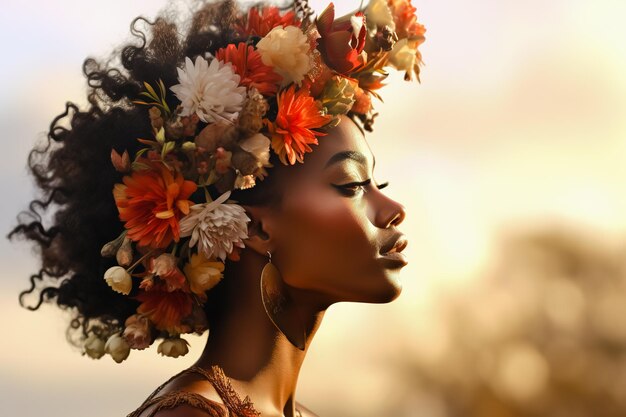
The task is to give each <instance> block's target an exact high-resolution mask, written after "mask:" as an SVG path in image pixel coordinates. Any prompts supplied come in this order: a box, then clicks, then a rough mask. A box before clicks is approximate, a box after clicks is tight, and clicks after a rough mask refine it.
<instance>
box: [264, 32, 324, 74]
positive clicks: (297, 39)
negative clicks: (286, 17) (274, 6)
mask: <svg viewBox="0 0 626 417" xmlns="http://www.w3.org/2000/svg"><path fill="white" fill-rule="evenodd" d="M256 47H257V49H258V51H259V53H260V54H261V57H262V59H263V63H264V64H265V65H270V66H272V67H274V71H276V72H277V73H278V74H280V75H282V77H283V81H282V85H288V84H290V83H292V82H294V83H296V84H298V85H301V84H302V80H304V76H305V75H306V74H307V73H308V72H309V71H310V70H311V68H313V60H312V59H311V56H310V51H311V46H310V44H309V40H308V38H307V36H306V35H305V34H304V33H302V30H301V29H300V28H297V27H295V26H287V27H285V28H282V27H275V28H274V29H272V30H271V31H270V32H269V33H268V34H267V35H266V36H265V37H264V38H263V39H261V40H260V41H259V42H258V43H257V45H256Z"/></svg>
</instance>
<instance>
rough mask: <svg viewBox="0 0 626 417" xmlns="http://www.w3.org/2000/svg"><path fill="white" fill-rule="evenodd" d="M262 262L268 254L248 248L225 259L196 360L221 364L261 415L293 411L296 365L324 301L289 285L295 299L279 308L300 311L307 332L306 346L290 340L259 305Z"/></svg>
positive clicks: (208, 364) (207, 364)
mask: <svg viewBox="0 0 626 417" xmlns="http://www.w3.org/2000/svg"><path fill="white" fill-rule="evenodd" d="M265 263H267V258H264V257H262V256H260V255H258V254H257V253H256V252H253V251H250V250H244V251H243V253H242V255H241V260H240V261H238V262H231V263H229V265H228V267H227V269H226V270H227V271H228V275H227V276H225V277H224V280H223V282H222V283H220V286H222V288H220V290H219V297H220V298H221V300H220V303H219V304H220V308H219V310H218V312H217V314H215V315H214V317H217V319H216V320H214V322H212V323H211V324H210V332H209V338H208V341H207V345H206V347H205V350H204V352H203V354H202V356H201V357H200V359H199V360H198V362H197V363H196V365H198V366H201V367H203V368H205V369H209V368H210V367H211V366H213V365H218V366H219V367H221V368H222V369H223V370H224V372H225V374H226V375H227V376H228V377H229V378H230V379H231V382H232V385H233V388H234V389H235V390H236V391H237V392H238V393H239V394H240V395H241V396H242V397H244V396H246V395H248V396H250V399H251V400H252V402H253V403H254V406H255V408H256V409H257V411H259V412H261V415H264V416H285V417H292V416H294V415H295V391H296V385H297V381H298V375H299V373H300V368H301V366H302V363H303V361H304V358H305V356H306V352H307V350H308V348H309V346H310V343H311V341H312V339H313V336H314V335H315V333H316V331H317V329H318V328H319V326H320V324H321V321H322V318H323V316H324V312H325V310H326V308H327V307H328V304H327V303H324V302H322V301H321V300H320V299H319V297H317V296H315V295H314V294H311V293H310V292H306V291H301V290H296V289H293V288H289V291H290V295H291V297H292V298H293V299H294V301H295V302H294V303H293V305H292V306H290V307H289V310H287V311H285V312H284V313H283V314H294V315H296V317H299V321H300V322H301V323H302V328H303V330H304V331H305V333H306V339H305V349H304V350H303V351H302V350H300V349H298V348H297V347H295V346H293V345H292V344H291V342H289V340H287V338H286V337H285V336H284V335H283V334H282V333H281V332H280V331H279V330H278V329H277V328H276V326H274V324H273V323H272V321H271V320H270V319H269V318H268V317H267V314H266V312H265V309H264V307H263V303H262V301H261V291H260V285H259V281H260V276H261V270H262V269H263V266H264V265H265ZM216 289H217V288H216ZM208 302H209V303H210V302H211V299H209V301H208Z"/></svg>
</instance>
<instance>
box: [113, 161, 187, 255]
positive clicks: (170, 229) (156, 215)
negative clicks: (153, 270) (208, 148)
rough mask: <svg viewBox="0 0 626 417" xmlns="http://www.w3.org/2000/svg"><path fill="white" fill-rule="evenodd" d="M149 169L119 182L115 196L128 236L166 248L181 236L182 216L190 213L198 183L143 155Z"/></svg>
mask: <svg viewBox="0 0 626 417" xmlns="http://www.w3.org/2000/svg"><path fill="white" fill-rule="evenodd" d="M138 162H141V163H143V164H145V165H147V166H148V169H144V170H140V171H135V172H133V173H132V174H131V175H130V176H129V175H127V176H125V177H124V178H123V182H124V184H115V188H114V189H113V197H114V198H115V204H116V205H117V208H118V211H119V213H120V215H119V217H120V220H122V221H123V222H125V224H124V226H125V227H126V229H127V230H128V234H127V236H128V237H129V238H130V239H131V240H133V241H135V242H138V244H139V245H141V246H151V247H155V248H165V247H167V246H168V245H169V244H170V243H171V242H172V240H174V241H176V242H178V240H179V239H180V228H179V225H178V221H179V219H180V218H181V217H182V216H183V215H185V214H188V213H189V207H190V206H191V205H193V204H194V203H193V201H190V200H188V198H189V197H190V196H191V194H193V193H194V192H195V191H196V189H197V186H196V184H195V183H194V182H193V181H186V180H185V179H184V178H183V176H182V174H181V173H180V172H177V171H175V172H172V171H170V169H169V168H168V167H167V166H165V165H164V164H163V163H161V162H156V161H150V160H148V159H146V158H140V159H139V160H138Z"/></svg>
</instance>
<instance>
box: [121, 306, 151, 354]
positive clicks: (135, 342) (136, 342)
mask: <svg viewBox="0 0 626 417" xmlns="http://www.w3.org/2000/svg"><path fill="white" fill-rule="evenodd" d="M125 326H126V328H125V329H124V334H123V336H124V339H126V341H127V342H128V345H129V346H130V347H131V349H138V350H142V349H145V348H147V347H148V346H150V345H151V344H152V337H151V335H150V333H151V332H150V321H149V320H148V318H147V317H145V316H142V315H139V314H134V315H132V316H130V317H129V318H127V319H126V323H125Z"/></svg>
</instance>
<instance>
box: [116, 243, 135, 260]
mask: <svg viewBox="0 0 626 417" xmlns="http://www.w3.org/2000/svg"><path fill="white" fill-rule="evenodd" d="M115 258H116V260H117V263H118V264H119V265H121V266H129V265H130V264H131V263H132V262H133V246H132V244H131V240H130V239H129V238H128V237H124V240H123V241H122V244H121V245H120V247H119V249H118V250H117V253H116V254H115Z"/></svg>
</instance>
